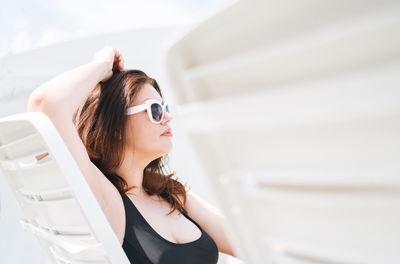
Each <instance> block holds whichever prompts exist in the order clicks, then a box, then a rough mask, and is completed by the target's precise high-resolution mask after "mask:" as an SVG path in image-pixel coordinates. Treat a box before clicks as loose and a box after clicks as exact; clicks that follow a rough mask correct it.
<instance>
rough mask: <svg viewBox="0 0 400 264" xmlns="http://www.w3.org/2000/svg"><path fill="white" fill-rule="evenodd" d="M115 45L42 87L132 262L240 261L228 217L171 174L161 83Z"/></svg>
mask: <svg viewBox="0 0 400 264" xmlns="http://www.w3.org/2000/svg"><path fill="white" fill-rule="evenodd" d="M123 63H124V60H123V58H122V55H121V54H120V53H119V52H118V51H117V50H115V49H113V48H112V47H109V46H107V47H104V48H103V49H101V50H100V51H98V52H97V53H96V54H95V56H94V58H93V59H92V61H91V62H89V63H87V64H85V65H82V66H80V67H78V68H76V69H73V70H71V71H68V72H65V73H63V74H61V75H59V76H57V77H55V78H53V79H52V80H50V81H48V82H46V83H45V84H43V85H41V86H40V87H38V88H36V89H35V90H34V91H33V92H32V93H31V94H30V97H29V101H28V111H41V112H44V113H45V114H46V115H47V116H48V117H49V118H50V119H51V120H52V122H53V123H54V125H55V126H56V128H57V130H58V132H59V133H60V135H61V137H62V138H63V140H64V142H65V144H66V145H67V147H68V149H69V150H70V152H71V154H72V156H73V157H74V159H75V161H76V162H77V164H78V166H79V168H80V169H81V171H82V174H83V176H84V177H85V179H86V181H87V182H88V184H89V186H90V188H91V190H92V192H93V193H94V195H95V197H96V199H97V201H98V202H99V204H100V206H101V208H102V210H103V212H104V214H105V215H106V217H107V219H108V221H109V223H110V225H111V227H112V228H113V230H114V232H115V234H116V236H117V237H118V239H119V241H120V243H121V245H122V247H123V249H124V251H125V253H126V255H127V256H128V258H129V260H130V261H131V262H134V263H174V264H177V263H191V264H194V263H216V262H217V260H218V252H223V253H226V254H229V255H232V256H233V255H234V253H233V251H232V248H231V245H230V243H229V241H228V237H227V235H226V233H225V232H224V217H223V215H222V213H221V212H220V211H219V210H217V209H216V208H214V207H212V206H211V205H209V204H207V203H206V202H205V201H204V200H202V199H201V198H200V197H199V196H198V195H197V194H195V193H194V192H193V191H191V190H186V189H185V187H184V186H183V185H182V184H181V183H180V182H179V181H178V180H175V179H173V178H172V176H173V175H174V173H172V174H167V173H166V172H165V158H166V155H167V153H168V152H169V151H170V150H171V148H172V143H171V138H172V133H171V129H170V127H169V126H168V124H169V122H170V121H171V120H172V116H171V114H170V112H169V109H168V106H167V104H166V103H165V102H164V101H163V97H162V93H161V91H160V88H159V86H158V84H157V82H156V81H155V80H154V79H152V78H150V77H148V76H147V75H146V74H145V73H144V72H142V71H140V70H124V68H123Z"/></svg>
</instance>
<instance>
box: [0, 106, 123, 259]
mask: <svg viewBox="0 0 400 264" xmlns="http://www.w3.org/2000/svg"><path fill="white" fill-rule="evenodd" d="M0 169H1V170H2V172H3V174H4V175H5V177H6V181H7V182H8V184H9V186H10V188H11V189H12V191H13V193H14V195H15V198H16V200H17V202H18V204H19V205H20V207H21V210H22V212H23V215H24V217H23V218H22V219H20V223H21V225H22V226H23V228H24V229H25V230H28V231H30V232H32V233H33V235H35V237H36V238H37V240H38V242H39V244H40V246H41V247H42V248H43V250H44V251H45V253H46V255H47V257H48V259H49V261H50V263H116V264H117V263H118V264H119V263H129V261H128V258H127V257H126V255H125V252H124V251H123V249H122V247H121V244H120V243H119V241H118V239H117V237H116V235H115V233H114V232H113V230H112V228H111V226H110V224H109V223H108V221H107V219H106V217H105V215H104V214H103V211H102V209H101V207H100V205H99V204H98V202H97V200H96V198H95V196H94V195H93V193H92V192H91V190H90V188H89V185H88V184H87V182H86V181H85V179H84V177H83V175H82V173H81V171H80V169H79V167H78V165H77V164H76V162H75V160H74V159H73V157H72V155H71V153H70V152H69V150H68V148H67V147H66V145H65V144H64V141H63V140H62V138H61V136H60V135H59V133H58V131H57V129H56V128H55V127H54V125H53V123H52V122H51V120H50V119H49V118H48V117H47V115H45V114H44V113H41V112H29V113H22V114H16V115H12V116H8V117H5V118H2V119H0Z"/></svg>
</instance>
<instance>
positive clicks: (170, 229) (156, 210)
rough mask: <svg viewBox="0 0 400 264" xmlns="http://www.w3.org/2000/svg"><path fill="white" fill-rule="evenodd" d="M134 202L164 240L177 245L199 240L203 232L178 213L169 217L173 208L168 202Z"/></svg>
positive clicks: (141, 214) (175, 212)
mask: <svg viewBox="0 0 400 264" xmlns="http://www.w3.org/2000/svg"><path fill="white" fill-rule="evenodd" d="M131 201H133V203H134V206H135V207H136V210H138V211H139V213H140V216H141V217H143V218H144V220H145V221H146V223H147V224H148V225H149V226H150V227H151V228H152V229H153V230H154V231H155V232H156V233H157V234H158V235H159V236H161V237H162V238H164V239H166V240H168V241H170V242H172V243H176V244H183V243H188V242H192V241H195V240H197V239H198V238H200V236H201V230H200V229H199V228H198V227H197V226H196V225H195V224H194V223H193V222H192V221H190V220H189V219H188V218H186V217H185V216H184V215H183V214H181V213H179V212H178V211H176V210H175V211H174V212H173V213H171V214H169V215H167V214H168V213H169V212H170V210H171V207H170V205H169V203H168V202H166V201H154V200H151V201H150V200H149V201H137V200H134V199H131Z"/></svg>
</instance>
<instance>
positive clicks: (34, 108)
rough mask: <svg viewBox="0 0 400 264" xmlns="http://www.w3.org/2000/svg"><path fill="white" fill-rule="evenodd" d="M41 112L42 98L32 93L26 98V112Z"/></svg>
mask: <svg viewBox="0 0 400 264" xmlns="http://www.w3.org/2000/svg"><path fill="white" fill-rule="evenodd" d="M42 110H43V96H39V95H38V94H37V93H36V92H35V91H33V92H32V93H31V94H30V95H29V98H28V105H27V111H28V112H42Z"/></svg>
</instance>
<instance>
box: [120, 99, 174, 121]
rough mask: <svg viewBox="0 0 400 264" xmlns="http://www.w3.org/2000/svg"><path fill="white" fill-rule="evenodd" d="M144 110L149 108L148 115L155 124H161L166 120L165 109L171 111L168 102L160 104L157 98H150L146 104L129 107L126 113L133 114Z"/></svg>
mask: <svg viewBox="0 0 400 264" xmlns="http://www.w3.org/2000/svg"><path fill="white" fill-rule="evenodd" d="M144 110H147V115H148V116H149V118H150V121H151V122H152V123H154V124H159V123H161V122H162V121H163V120H164V110H165V111H167V112H168V113H170V111H169V107H168V104H167V102H165V101H164V104H160V102H159V101H157V100H156V99H149V100H146V102H145V103H144V104H141V105H135V106H132V107H129V108H128V109H127V110H126V115H133V114H136V113H139V112H142V111H144Z"/></svg>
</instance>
